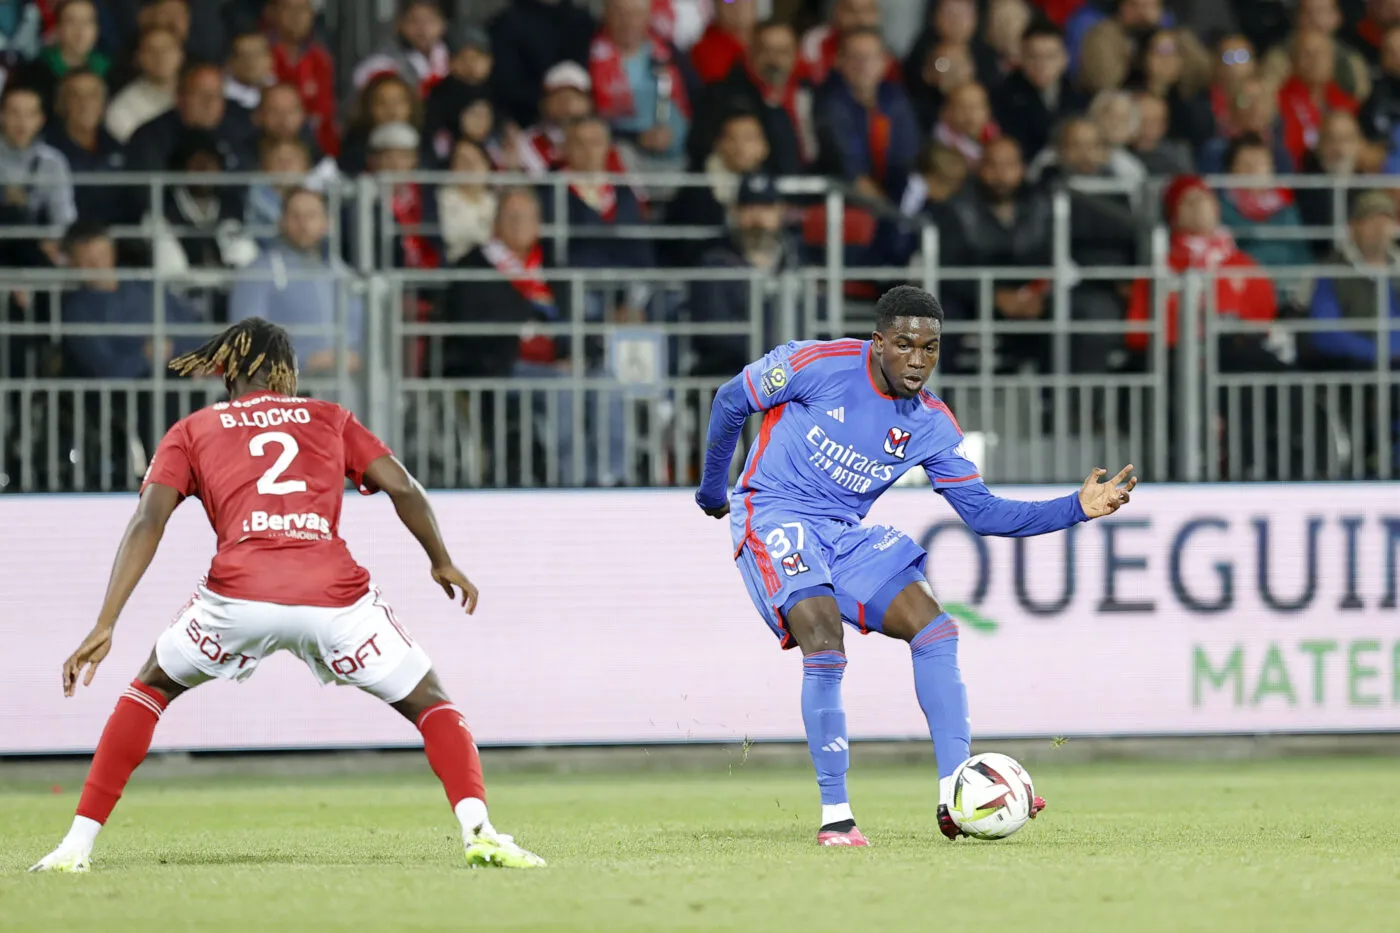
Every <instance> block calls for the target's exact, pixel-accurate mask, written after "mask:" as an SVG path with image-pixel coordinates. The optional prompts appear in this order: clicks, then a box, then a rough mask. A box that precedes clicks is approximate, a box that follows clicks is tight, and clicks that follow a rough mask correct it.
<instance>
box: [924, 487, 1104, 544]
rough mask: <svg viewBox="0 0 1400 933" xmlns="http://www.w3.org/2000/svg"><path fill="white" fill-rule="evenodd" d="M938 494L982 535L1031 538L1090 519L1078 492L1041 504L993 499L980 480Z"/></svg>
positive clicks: (995, 497)
mask: <svg viewBox="0 0 1400 933" xmlns="http://www.w3.org/2000/svg"><path fill="white" fill-rule="evenodd" d="M939 492H941V493H942V494H943V498H945V499H947V500H948V504H949V505H951V506H952V507H953V511H955V512H957V513H958V517H959V518H961V519H962V520H963V521H964V522H966V523H967V527H969V528H971V529H972V530H973V531H975V532H977V533H978V534H979V535H995V536H997V537H1001V538H1029V537H1031V536H1032V535H1043V534H1049V533H1050V532H1052V531H1063V530H1064V529H1066V528H1069V527H1070V526H1072V525H1077V524H1079V523H1080V522H1087V521H1088V520H1089V516H1087V515H1085V514H1084V507H1083V506H1082V505H1080V504H1079V493H1077V492H1074V493H1070V494H1069V495H1068V496H1062V497H1060V498H1059V499H1046V500H1044V501H1042V502H1020V501H1018V500H1016V499H1003V498H1001V497H1000V496H994V495H992V493H991V490H989V489H988V488H987V486H986V484H985V483H983V482H982V480H981V479H980V478H979V479H977V480H976V481H975V482H968V483H962V484H959V485H957V486H953V487H950V488H944V489H939Z"/></svg>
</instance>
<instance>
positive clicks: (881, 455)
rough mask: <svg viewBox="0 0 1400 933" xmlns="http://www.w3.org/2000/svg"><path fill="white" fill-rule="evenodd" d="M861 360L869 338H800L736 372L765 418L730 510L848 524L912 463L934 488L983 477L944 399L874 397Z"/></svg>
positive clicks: (926, 393) (879, 394)
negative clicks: (793, 508)
mask: <svg viewBox="0 0 1400 933" xmlns="http://www.w3.org/2000/svg"><path fill="white" fill-rule="evenodd" d="M869 356H870V342H869V341H867V340H834V341H805V342H801V343H789V344H786V345H784V346H780V347H778V348H777V349H775V350H773V351H772V352H771V353H769V354H768V355H767V356H765V357H763V359H761V360H759V361H757V362H755V363H751V364H749V365H748V366H747V367H745V368H744V372H743V383H744V390H745V392H746V393H747V394H748V396H749V400H750V401H751V402H752V403H753V405H755V406H756V407H757V408H758V409H759V410H760V411H763V412H764V416H763V425H762V428H761V430H760V432H759V436H758V440H757V442H756V443H755V444H754V445H753V447H752V449H751V450H750V451H749V456H748V460H747V461H746V462H745V464H744V470H743V473H741V474H740V479H739V483H738V485H737V486H735V488H734V495H735V496H736V497H737V498H736V499H735V500H734V501H733V503H732V505H731V508H732V510H733V511H734V512H736V513H739V512H745V511H751V510H753V509H756V508H761V507H763V506H764V505H767V504H778V503H790V504H795V505H799V506H800V507H801V509H802V510H803V511H804V512H805V513H806V514H810V515H813V516H823V517H828V518H835V519H839V520H844V521H849V522H853V523H854V522H859V521H860V520H861V519H863V518H864V517H865V515H866V513H867V512H869V511H870V506H871V504H872V503H873V502H874V501H875V500H876V499H877V498H879V496H880V494H881V493H883V492H884V491H885V490H886V489H889V488H890V486H891V485H893V484H894V482H895V480H897V479H899V477H900V476H902V475H903V474H904V473H905V472H906V471H908V470H910V469H913V468H914V467H916V466H917V467H923V469H924V470H925V471H926V472H927V473H928V475H929V479H930V480H932V482H933V485H934V488H935V489H949V488H952V487H956V486H964V485H970V484H974V483H981V482H982V478H981V476H980V475H979V474H978V470H977V466H976V465H975V464H973V463H972V461H970V460H968V459H967V456H966V455H965V454H964V453H963V449H962V430H961V429H960V428H959V427H958V422H957V419H955V418H954V417H953V413H952V412H951V411H950V410H949V409H948V406H947V405H946V404H944V402H943V400H942V399H940V398H938V397H937V396H936V395H934V394H933V393H932V392H930V391H928V390H927V389H925V390H923V391H922V392H920V393H919V395H918V396H916V397H914V398H907V399H904V398H894V397H892V396H889V395H886V394H884V393H882V392H881V391H880V390H879V389H877V388H876V387H875V380H874V378H873V377H872V376H871V373H870V369H869V363H868V360H869Z"/></svg>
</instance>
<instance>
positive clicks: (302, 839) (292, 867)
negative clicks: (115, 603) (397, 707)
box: [0, 748, 1400, 933]
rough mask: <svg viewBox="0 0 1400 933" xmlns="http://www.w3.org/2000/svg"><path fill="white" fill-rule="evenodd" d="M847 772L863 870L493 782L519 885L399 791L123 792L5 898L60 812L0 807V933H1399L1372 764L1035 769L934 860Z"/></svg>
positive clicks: (804, 796)
mask: <svg viewBox="0 0 1400 933" xmlns="http://www.w3.org/2000/svg"><path fill="white" fill-rule="evenodd" d="M858 752H859V749H858V748H857V755H856V767H855V769H854V770H853V773H852V778H851V791H852V797H853V800H854V802H855V804H856V813H857V815H858V816H859V817H860V822H861V826H862V828H863V829H864V830H865V832H866V833H867V834H868V835H869V836H870V837H871V839H872V841H873V843H874V845H873V847H872V848H870V849H868V850H850V849H846V850H837V849H825V850H823V849H818V848H817V847H816V845H815V841H814V839H815V829H816V827H815V826H814V825H813V817H814V811H815V809H816V790H815V788H814V786H813V783H812V780H811V778H810V777H809V776H808V774H807V773H806V772H804V771H798V770H791V769H776V768H771V767H768V768H755V767H752V766H748V767H738V766H736V767H733V768H732V769H728V770H726V769H723V768H720V769H716V770H713V771H711V772H709V773H685V774H655V773H647V774H632V775H627V774H618V775H596V774H594V775H584V776H580V775H562V776H546V775H523V774H522V775H516V774H501V775H498V776H497V778H496V779H495V780H494V782H493V786H492V788H491V793H492V813H493V817H494V819H495V821H496V822H497V823H498V824H499V826H500V827H501V828H502V829H503V830H504V831H507V832H513V833H515V834H516V835H517V836H518V838H519V839H520V841H521V842H522V843H524V844H526V845H527V846H529V847H530V848H533V849H536V850H537V851H539V852H540V853H542V854H543V855H545V856H546V857H547V858H549V859H550V860H551V862H552V865H551V867H550V868H548V869H545V870H542V871H536V872H503V871H489V872H488V871H468V870H467V869H466V868H465V867H464V865H463V863H462V858H461V846H460V843H459V842H458V835H457V830H456V825H455V822H453V821H452V818H451V815H450V813H449V812H448V810H447V807H446V804H445V802H444V800H443V799H442V796H441V791H440V790H439V788H438V786H437V784H436V782H434V781H433V780H432V777H431V775H429V774H428V773H427V770H426V768H424V769H423V773H422V774H421V775H418V774H411V775H408V776H375V777H365V778H316V779H312V778H297V779H294V780H290V781H289V780H283V779H272V778H259V779H237V778H228V779H216V780H201V781H197V782H196V781H191V780H185V779H180V780H158V781H157V780H148V781H145V782H143V781H142V780H141V776H140V775H139V774H138V775H137V777H136V779H135V781H134V782H133V786H132V788H131V789H130V790H129V792H128V794H127V796H126V798H125V799H124V800H123V801H122V803H121V806H120V807H119V808H118V810H117V813H116V815H115V816H114V818H113V820H112V823H111V824H110V826H109V827H108V829H107V831H106V832H105V833H104V836H103V838H102V840H101V841H100V843H99V848H98V851H97V857H96V860H95V861H94V865H93V871H92V873H91V874H90V875H87V876H61V875H58V876H48V875H45V876H40V875H28V874H25V873H24V869H25V868H26V867H27V866H28V865H29V864H30V863H32V862H33V861H36V860H37V859H38V858H39V857H40V856H42V855H44V854H45V853H46V852H47V851H48V850H49V849H50V848H51V847H52V845H53V844H54V843H56V842H57V840H58V839H59V837H60V836H61V835H62V833H63V831H64V830H65V829H66V827H67V824H68V820H69V817H70V814H71V811H72V807H73V804H74V802H75V793H74V791H75V790H76V788H64V790H63V792H61V793H60V792H55V791H54V790H53V789H51V788H50V787H49V786H47V785H45V786H35V785H33V784H32V783H31V784H15V783H13V782H12V783H8V784H4V783H0V930H3V931H5V933H21V931H31V930H33V931H41V933H57V931H69V930H91V931H103V933H105V931H125V930H132V931H141V933H148V931H152V930H160V931H186V930H188V931H237V933H254V931H282V930H288V931H296V933H321V931H332V930H354V931H357V933H363V931H376V933H377V931H399V930H414V931H416V930H447V929H453V930H480V931H494V930H550V931H553V930H559V931H566V930H567V931H591V930H597V931H607V933H625V931H648V933H655V931H663V930H744V931H768V930H773V931H788V930H792V931H799V933H816V931H826V930H831V931H842V933H848V931H852V930H878V931H882V933H883V931H898V930H917V931H921V933H922V931H937V930H947V929H954V928H955V927H957V926H960V925H961V926H966V925H967V924H969V923H972V922H976V923H978V924H980V925H982V926H983V928H985V927H986V926H992V927H994V928H996V929H1011V930H1021V931H1026V933H1042V931H1044V933H1059V931H1065V933H1070V931H1074V933H1097V931H1130V933H1157V931H1162V933H1166V931H1171V933H1181V931H1195V930H1201V931H1222V930H1223V931H1232V933H1235V931H1270V933H1275V931H1293V930H1298V931H1303V930H1307V931H1325V930H1390V929H1397V928H1400V919H1397V914H1396V913H1395V910H1396V904H1397V898H1398V897H1400V894H1398V893H1397V892H1400V857H1398V856H1400V842H1398V841H1397V840H1400V808H1397V806H1396V805H1395V800H1394V790H1395V788H1396V787H1397V772H1396V768H1395V764H1394V763H1393V761H1388V760H1385V759H1345V758H1338V759H1308V760H1274V761H1239V762H1229V763H1113V764H1093V765H1078V764H1076V765H1060V766H1051V765H1040V766H1038V767H1036V768H1033V769H1032V772H1033V774H1034V776H1035V778H1036V783H1037V790H1039V791H1041V792H1042V793H1043V794H1044V795H1045V796H1046V797H1047V798H1048V799H1049V802H1050V809H1049V810H1047V811H1046V813H1045V814H1044V815H1043V816H1042V817H1041V819H1039V820H1037V821H1036V822H1035V823H1032V824H1031V825H1030V826H1028V827H1027V828H1026V829H1025V830H1024V831H1023V832H1021V833H1020V834H1019V835H1017V836H1015V837H1014V838H1012V839H1009V840H1005V841H1002V842H994V843H979V842H973V841H970V840H962V841H959V842H957V843H949V842H946V841H944V840H943V839H942V838H941V837H939V836H938V835H937V833H936V829H935V822H934V812H933V806H932V800H933V794H934V783H935V782H934V778H933V774H932V769H931V768H912V767H893V766H887V767H875V768H871V767H866V768H861V767H860V765H859V754H858ZM0 781H4V778H3V771H2V770H0Z"/></svg>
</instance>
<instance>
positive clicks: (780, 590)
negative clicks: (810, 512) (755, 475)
mask: <svg viewBox="0 0 1400 933" xmlns="http://www.w3.org/2000/svg"><path fill="white" fill-rule="evenodd" d="M736 519H737V521H736V526H738V523H739V522H743V521H744V520H745V518H744V516H736ZM735 530H736V532H737V534H736V537H739V538H742V544H741V546H740V547H739V549H738V554H737V555H736V563H737V564H738V566H739V572H740V574H741V575H742V576H743V578H744V583H745V585H746V586H747V587H748V590H749V595H750V597H751V598H752V599H753V602H754V606H755V607H756V608H757V609H758V610H759V612H760V614H762V615H763V616H764V618H765V619H767V620H768V622H769V625H770V626H771V627H772V628H773V629H774V631H775V632H777V633H779V634H780V635H782V634H785V633H784V629H783V627H782V624H781V620H780V619H778V618H777V615H778V613H780V612H781V611H782V610H783V609H784V608H785V607H786V606H787V605H788V602H789V601H790V600H791V599H792V598H794V596H800V595H801V591H803V590H808V589H810V588H812V587H822V586H829V587H831V589H832V590H833V591H834V593H835V596H836V600H837V603H838V605H839V606H840V607H841V614H842V616H843V617H845V618H846V621H848V622H850V623H851V624H852V625H859V624H861V621H862V620H861V616H862V608H861V607H862V606H863V605H864V604H865V603H867V602H869V601H870V600H871V599H872V598H873V597H874V596H875V594H876V593H877V592H878V591H879V589H880V587H881V586H883V585H884V584H885V583H886V582H887V581H888V580H890V579H891V578H893V577H895V576H896V575H898V574H900V573H902V572H903V571H905V570H906V569H908V568H909V567H911V566H920V567H922V565H923V561H924V556H925V555H924V551H923V549H922V548H920V547H919V546H918V545H917V544H916V543H914V541H912V540H911V539H910V538H909V537H908V536H907V535H905V534H904V533H903V532H901V531H899V530H897V529H894V528H890V527H888V526H885V525H850V524H847V523H845V522H838V521H831V520H829V519H823V518H811V517H802V516H797V515H794V514H792V513H785V512H774V511H769V510H760V511H757V512H756V513H755V514H754V515H753V516H752V517H751V518H750V519H749V521H748V532H747V534H746V535H745V534H744V531H743V530H742V528H741V527H736V529H735ZM813 595H816V594H813Z"/></svg>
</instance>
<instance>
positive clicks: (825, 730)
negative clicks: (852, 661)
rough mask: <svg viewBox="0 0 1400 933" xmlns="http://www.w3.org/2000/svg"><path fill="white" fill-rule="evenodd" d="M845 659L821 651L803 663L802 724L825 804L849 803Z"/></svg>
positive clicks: (848, 747)
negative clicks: (843, 693) (843, 681)
mask: <svg viewBox="0 0 1400 933" xmlns="http://www.w3.org/2000/svg"><path fill="white" fill-rule="evenodd" d="M844 673H846V655H845V654H844V653H843V652H840V651H818V652H816V653H815V654H809V655H807V656H806V657H805V658H803V659H802V724H803V725H804V726H806V728H807V749H808V751H810V752H811V753H812V764H813V766H814V767H816V769H817V786H818V787H820V788H821V792H822V803H823V804H833V803H846V802H847V801H848V800H849V799H850V798H849V797H848V796H847V794H846V772H847V771H848V770H849V769H850V767H851V751H850V746H849V745H848V744H847V741H846V710H845V709H844V708H843V707H842V706H841V675H842V674H844Z"/></svg>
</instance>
